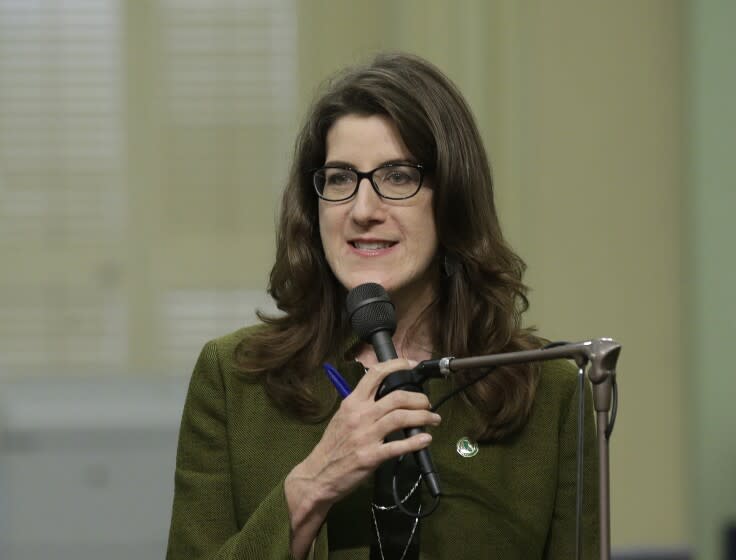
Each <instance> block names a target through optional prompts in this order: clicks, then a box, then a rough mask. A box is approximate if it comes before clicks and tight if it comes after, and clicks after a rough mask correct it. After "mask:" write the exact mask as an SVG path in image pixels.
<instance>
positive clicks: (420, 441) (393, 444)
mask: <svg viewBox="0 0 736 560" xmlns="http://www.w3.org/2000/svg"><path fill="white" fill-rule="evenodd" d="M430 443H432V436H431V435H430V434H428V433H426V432H422V433H420V434H417V435H415V436H412V437H409V438H405V439H398V440H394V441H389V442H387V443H384V444H383V445H381V446H380V447H379V448H378V451H377V452H376V456H377V457H378V458H379V459H380V462H381V463H383V462H384V461H387V460H389V459H393V458H395V457H399V456H401V455H408V454H409V453H414V452H415V451H419V450H420V449H424V448H425V447H427V446H429V444H430Z"/></svg>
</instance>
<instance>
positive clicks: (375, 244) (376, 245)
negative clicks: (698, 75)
mask: <svg viewBox="0 0 736 560" xmlns="http://www.w3.org/2000/svg"><path fill="white" fill-rule="evenodd" d="M348 243H349V244H350V245H351V246H352V247H354V248H355V249H358V250H359V251H380V250H381V249H389V248H391V247H393V246H394V245H396V244H397V242H396V241H383V240H366V239H354V240H352V241H348Z"/></svg>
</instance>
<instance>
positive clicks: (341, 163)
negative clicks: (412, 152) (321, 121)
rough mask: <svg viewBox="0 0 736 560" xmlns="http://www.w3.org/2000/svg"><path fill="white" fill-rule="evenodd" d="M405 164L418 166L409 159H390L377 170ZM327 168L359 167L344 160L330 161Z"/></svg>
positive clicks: (326, 164)
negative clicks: (385, 166) (386, 166)
mask: <svg viewBox="0 0 736 560" xmlns="http://www.w3.org/2000/svg"><path fill="white" fill-rule="evenodd" d="M404 163H410V164H412V165H417V162H416V161H414V160H411V159H407V158H401V159H389V160H386V161H384V162H382V163H381V164H379V165H378V166H377V167H376V169H378V167H383V166H384V165H400V164H404ZM327 166H329V167H333V166H334V167H348V168H350V169H357V167H356V166H354V165H353V164H352V163H348V162H347V161H342V160H330V161H327V162H325V167H327Z"/></svg>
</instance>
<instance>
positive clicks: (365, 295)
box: [345, 282, 396, 342]
mask: <svg viewBox="0 0 736 560" xmlns="http://www.w3.org/2000/svg"><path fill="white" fill-rule="evenodd" d="M345 307H346V308H347V311H348V316H349V317H350V324H351V325H352V326H353V331H355V334H357V335H358V337H359V338H360V339H361V340H363V341H365V342H370V338H371V335H373V333H375V332H377V331H388V332H389V333H391V334H394V332H395V331H396V312H395V310H394V304H393V303H391V299H390V298H389V297H388V294H387V293H386V290H384V289H383V286H381V285H380V284H375V283H373V282H369V283H367V284H361V285H360V286H356V287H355V288H353V289H352V290H350V291H349V292H348V297H347V299H346V302H345Z"/></svg>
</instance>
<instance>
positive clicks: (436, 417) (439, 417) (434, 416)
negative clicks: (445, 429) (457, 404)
mask: <svg viewBox="0 0 736 560" xmlns="http://www.w3.org/2000/svg"><path fill="white" fill-rule="evenodd" d="M432 420H434V421H435V422H437V423H438V424H439V423H440V422H441V421H442V416H440V415H439V414H437V413H436V412H433V413H432Z"/></svg>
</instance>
